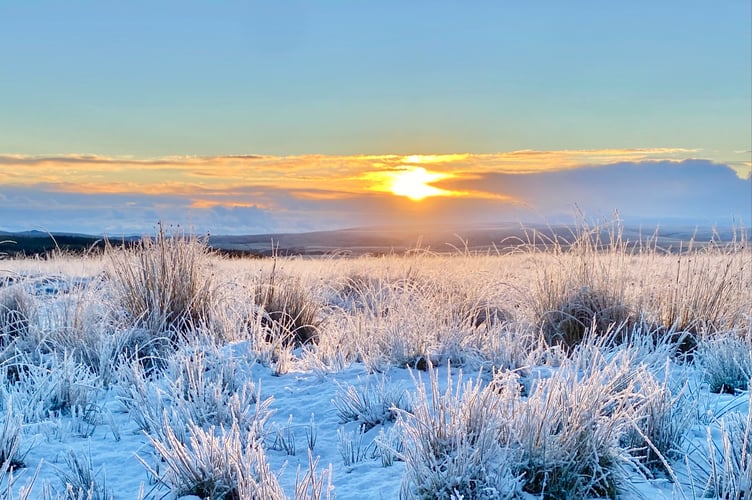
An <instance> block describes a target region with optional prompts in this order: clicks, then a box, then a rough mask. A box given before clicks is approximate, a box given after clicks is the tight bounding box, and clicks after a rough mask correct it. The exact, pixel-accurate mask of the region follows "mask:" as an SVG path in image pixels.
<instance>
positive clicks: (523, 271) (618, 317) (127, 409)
mask: <svg viewBox="0 0 752 500" xmlns="http://www.w3.org/2000/svg"><path fill="white" fill-rule="evenodd" d="M545 243H546V244H545V245H544V247H545V249H544V250H541V246H540V245H537V246H532V245H530V246H523V247H521V248H520V249H519V251H518V252H514V253H511V254H505V255H469V254H461V253H457V254H455V255H435V254H431V253H429V252H423V251H415V252H411V253H409V254H407V255H405V256H384V257H359V258H341V257H340V258H337V257H332V258H319V259H282V258H276V259H267V260H237V259H224V258H220V257H218V256H215V255H212V253H211V252H210V251H209V250H208V248H206V246H205V245H204V243H203V242H202V241H201V240H200V239H196V238H192V237H183V236H178V237H175V238H170V237H168V235H166V234H164V233H162V234H159V235H157V237H156V239H151V240H145V241H143V242H142V243H141V244H139V245H136V246H135V247H134V248H132V249H130V250H114V249H110V250H109V252H108V253H107V254H106V255H105V256H89V257H81V258H75V257H66V256H58V257H56V258H54V259H51V260H44V261H43V260H32V259H29V260H23V259H20V260H3V261H0V283H2V286H0V408H1V409H2V416H0V424H1V425H0V462H2V463H0V497H2V498H24V495H26V497H28V498H110V497H114V498H177V497H180V496H189V495H194V496H198V497H200V498H228V499H235V498H296V499H308V498H312V499H314V498H315V499H320V498H335V497H336V498H399V497H402V498H447V499H449V498H465V499H475V498H477V499H480V498H531V497H533V498H535V497H542V498H588V497H591V498H594V497H611V498H615V497H624V498H674V497H675V498H691V497H694V496H707V497H717V498H734V499H742V498H745V499H746V498H752V484H751V482H752V466H751V465H750V464H751V463H752V446H751V445H750V443H751V442H752V427H751V426H752V420H751V419H750V417H749V415H750V414H749V381H750V376H752V358H751V356H752V355H751V354H750V349H751V344H750V339H751V338H752V326H751V324H750V322H751V320H752V254H750V251H749V249H745V248H743V245H741V244H740V243H732V244H729V245H725V244H724V245H709V246H703V247H702V248H701V249H697V250H691V251H687V252H684V253H681V254H678V253H668V252H663V251H661V250H660V249H658V248H656V247H655V246H651V245H649V244H647V245H641V246H637V247H632V246H630V245H627V243H626V242H624V241H622V240H621V238H620V236H619V232H618V227H617V226H613V227H609V228H606V230H605V231H604V230H603V228H587V227H584V228H579V229H578V230H576V231H575V232H574V233H573V241H569V242H563V241H560V240H558V241H553V240H547V241H546V242H545Z"/></svg>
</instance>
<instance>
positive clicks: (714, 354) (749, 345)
mask: <svg viewBox="0 0 752 500" xmlns="http://www.w3.org/2000/svg"><path fill="white" fill-rule="evenodd" d="M751 340H752V337H748V338H746V339H745V338H743V337H740V336H739V335H737V334H736V333H734V332H728V333H723V334H719V335H717V336H713V337H707V338H703V339H702V340H701V341H700V343H699V345H698V347H697V354H696V360H697V362H698V364H699V365H700V367H701V368H702V370H703V372H704V373H705V378H706V380H707V381H708V384H709V385H710V392H716V393H717V392H721V393H729V394H734V393H735V392H736V391H745V390H747V389H748V388H749V380H750V378H752V341H751Z"/></svg>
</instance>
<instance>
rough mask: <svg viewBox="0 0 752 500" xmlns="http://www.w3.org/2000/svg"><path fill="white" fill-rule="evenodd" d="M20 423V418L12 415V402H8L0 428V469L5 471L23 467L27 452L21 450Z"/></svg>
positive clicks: (21, 421)
mask: <svg viewBox="0 0 752 500" xmlns="http://www.w3.org/2000/svg"><path fill="white" fill-rule="evenodd" d="M22 423H23V418H22V416H21V415H18V414H16V413H14V411H13V402H12V401H8V403H7V409H6V412H5V415H4V418H3V422H2V428H0V467H3V468H5V469H6V470H10V469H17V468H19V467H24V458H25V457H26V454H27V453H28V451H29V450H28V449H25V450H24V449H22V448H21V431H22V428H21V425H22Z"/></svg>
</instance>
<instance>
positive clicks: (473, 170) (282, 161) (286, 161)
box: [0, 148, 749, 206]
mask: <svg viewBox="0 0 752 500" xmlns="http://www.w3.org/2000/svg"><path fill="white" fill-rule="evenodd" d="M694 153H696V151H695V150H690V149H679V148H652V149H603V150H564V151H531V150H523V151H512V152H506V153H492V154H469V153H462V154H443V155H406V156H402V155H364V156H328V155H304V156H259V155H232V156H214V157H193V156H170V157H162V158H152V159H137V158H131V157H124V158H110V157H103V156H96V155H56V156H47V157H36V156H24V155H0V185H4V186H44V187H45V189H48V190H52V191H61V192H70V193H86V194H128V193H135V194H150V195H175V196H181V197H188V198H189V199H191V200H193V203H194V204H195V206H209V204H211V203H214V202H213V201H207V200H209V199H210V198H209V196H221V197H222V201H221V204H228V203H235V204H237V205H238V206H245V205H246V204H250V205H254V206H258V204H257V203H255V200H254V203H250V202H248V200H247V197H248V196H249V193H264V192H266V191H269V190H279V191H285V192H288V193H289V195H290V196H292V197H293V198H297V199H308V200H322V199H327V200H333V199H341V198H347V197H354V196H364V195H369V194H374V193H382V194H383V193H394V192H395V191H394V189H393V188H394V182H395V176H398V175H399V173H400V172H405V171H407V170H409V169H411V168H416V167H420V168H423V169H424V170H425V172H427V175H429V176H433V177H431V179H434V180H440V179H468V178H470V176H472V175H479V174H484V173H517V174H525V173H535V172H552V171H559V170H569V169H575V168H580V167H584V166H598V165H607V164H613V163H619V162H645V161H681V160H684V159H687V158H689V157H691V156H692V155H693V154H694ZM736 165H737V166H738V169H737V170H736V171H737V174H738V175H740V176H741V173H742V172H743V171H744V170H745V169H746V170H747V171H748V170H749V164H748V163H747V164H746V165H745V164H744V163H743V162H739V163H737V164H736ZM732 168H733V167H732ZM433 182H434V181H432V180H429V181H428V182H427V183H426V186H427V191H426V193H429V194H434V195H435V194H439V195H442V196H452V197H463V198H477V199H504V200H505V201H509V199H508V198H505V197H499V195H498V194H494V193H490V192H484V191H479V190H473V191H461V190H458V191H452V190H449V189H445V188H444V187H442V186H440V185H436V186H434V185H433ZM217 204H220V202H217Z"/></svg>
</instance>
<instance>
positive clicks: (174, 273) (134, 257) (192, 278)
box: [108, 225, 214, 340]
mask: <svg viewBox="0 0 752 500" xmlns="http://www.w3.org/2000/svg"><path fill="white" fill-rule="evenodd" d="M108 255H109V257H110V263H111V266H110V269H109V278H110V282H111V283H112V286H113V290H114V293H115V295H116V297H117V299H118V301H119V303H120V305H121V307H122V310H123V313H124V315H125V319H126V320H127V321H128V322H129V323H130V324H132V325H134V326H137V327H141V328H144V329H146V330H147V331H149V332H151V333H152V335H156V336H163V335H164V336H167V337H169V338H170V339H171V340H177V339H178V338H179V337H181V336H182V335H184V334H187V333H188V332H190V331H191V330H193V329H195V328H196V327H197V326H199V325H202V324H205V323H208V322H209V316H210V315H211V310H212V307H213V292H214V289H213V281H212V275H211V272H210V270H209V259H208V257H209V249H208V247H207V244H206V241H205V240H200V239H198V238H196V237H193V236H184V235H168V234H167V233H166V232H165V230H164V228H163V227H162V226H161V225H160V228H159V232H158V233H157V236H156V237H155V238H148V237H144V238H143V239H142V240H141V241H140V242H138V243H137V244H136V245H135V246H134V247H133V249H132V250H116V249H114V248H112V247H109V248H108Z"/></svg>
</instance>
